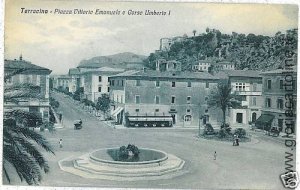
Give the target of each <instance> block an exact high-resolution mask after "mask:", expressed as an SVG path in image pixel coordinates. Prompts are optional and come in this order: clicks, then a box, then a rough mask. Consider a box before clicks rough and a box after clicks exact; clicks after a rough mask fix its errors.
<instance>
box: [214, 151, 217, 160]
mask: <svg viewBox="0 0 300 190" xmlns="http://www.w3.org/2000/svg"><path fill="white" fill-rule="evenodd" d="M216 159H217V151H215V153H214V160H216Z"/></svg>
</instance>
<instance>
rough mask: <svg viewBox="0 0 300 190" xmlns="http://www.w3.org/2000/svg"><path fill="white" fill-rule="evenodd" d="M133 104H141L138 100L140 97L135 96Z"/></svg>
mask: <svg viewBox="0 0 300 190" xmlns="http://www.w3.org/2000/svg"><path fill="white" fill-rule="evenodd" d="M135 103H136V104H139V103H141V100H140V96H139V95H136V96H135Z"/></svg>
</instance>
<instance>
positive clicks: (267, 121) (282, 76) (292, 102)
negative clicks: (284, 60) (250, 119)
mask: <svg viewBox="0 0 300 190" xmlns="http://www.w3.org/2000/svg"><path fill="white" fill-rule="evenodd" d="M261 75H262V77H263V91H262V98H263V100H264V102H263V104H262V105H263V108H262V115H261V117H260V118H258V120H257V122H256V125H257V127H260V128H262V129H265V130H268V129H270V127H275V128H277V129H278V130H279V131H281V132H284V130H285V128H286V125H287V123H289V122H291V121H292V122H294V125H293V132H295V131H294V130H295V129H296V128H294V126H295V125H296V124H295V120H296V100H297V94H296V93H297V85H296V81H297V70H296V68H295V67H293V69H291V70H289V69H277V70H273V71H266V72H263V73H262V74H261ZM288 116H289V117H288ZM289 120H290V121H289Z"/></svg>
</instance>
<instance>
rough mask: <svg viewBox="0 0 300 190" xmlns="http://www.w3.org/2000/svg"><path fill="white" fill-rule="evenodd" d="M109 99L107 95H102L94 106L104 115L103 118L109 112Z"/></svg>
mask: <svg viewBox="0 0 300 190" xmlns="http://www.w3.org/2000/svg"><path fill="white" fill-rule="evenodd" d="M110 103H111V101H110V99H109V95H108V94H102V95H101V97H99V98H98V102H97V104H96V109H97V110H100V111H102V112H103V113H104V116H106V115H107V113H108V111H109V110H110Z"/></svg>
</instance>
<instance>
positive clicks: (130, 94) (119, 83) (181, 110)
mask: <svg viewBox="0 0 300 190" xmlns="http://www.w3.org/2000/svg"><path fill="white" fill-rule="evenodd" d="M218 80H219V79H218V78H217V77H214V76H212V75H210V74H209V73H192V72H180V71H165V72H160V71H153V70H151V71H150V70H144V71H126V72H124V73H120V74H117V75H114V76H111V77H110V87H111V91H110V98H111V100H112V101H113V102H114V103H115V109H114V110H113V112H112V115H113V116H114V117H115V118H116V120H117V122H119V123H122V122H124V121H126V125H127V126H132V125H134V126H138V125H140V123H139V122H144V123H145V121H146V122H147V121H149V122H150V124H151V125H153V126H155V125H157V124H158V123H159V122H160V121H169V124H170V125H181V126H188V125H198V124H199V122H200V121H199V120H200V119H199V118H205V122H210V123H216V122H219V121H221V118H220V117H219V116H220V115H221V114H219V113H216V112H215V111H214V112H212V113H211V112H210V110H209V109H208V106H207V104H206V102H207V100H208V96H209V94H210V90H211V89H213V88H214V87H216V85H217V83H218ZM150 124H149V125H150ZM164 125H165V124H164Z"/></svg>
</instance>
